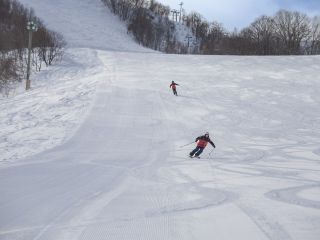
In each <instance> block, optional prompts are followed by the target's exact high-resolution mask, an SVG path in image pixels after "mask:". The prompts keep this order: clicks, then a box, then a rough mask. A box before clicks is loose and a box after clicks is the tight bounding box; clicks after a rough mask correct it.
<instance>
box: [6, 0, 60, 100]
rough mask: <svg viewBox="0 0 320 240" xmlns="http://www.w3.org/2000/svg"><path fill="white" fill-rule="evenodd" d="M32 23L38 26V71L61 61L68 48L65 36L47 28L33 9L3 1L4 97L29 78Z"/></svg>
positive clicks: (35, 43) (34, 51) (34, 44)
mask: <svg viewBox="0 0 320 240" xmlns="http://www.w3.org/2000/svg"><path fill="white" fill-rule="evenodd" d="M29 21H33V22H34V23H35V24H36V26H37V31H36V32H34V33H33V38H32V49H31V52H32V54H31V56H32V57H31V65H32V69H33V70H34V71H40V70H41V68H42V66H43V65H46V66H48V65H51V64H52V63H53V62H54V61H56V60H58V59H59V58H60V57H61V56H62V53H63V47H64V46H65V45H66V43H65V41H64V39H63V36H62V35H61V34H59V33H57V32H54V31H51V30H49V29H47V28H46V27H45V25H44V24H43V22H42V21H41V19H39V18H38V17H37V16H35V13H34V11H33V10H32V9H27V8H25V7H24V6H23V5H22V4H20V3H19V2H18V1H17V0H0V93H2V94H4V95H8V94H9V93H10V91H11V90H12V89H14V88H15V85H16V84H17V82H19V81H20V80H21V79H22V78H24V77H25V76H26V70H27V55H28V35H29V32H28V29H27V24H28V22H29Z"/></svg>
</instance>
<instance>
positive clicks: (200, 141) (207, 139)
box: [196, 135, 216, 148]
mask: <svg viewBox="0 0 320 240" xmlns="http://www.w3.org/2000/svg"><path fill="white" fill-rule="evenodd" d="M196 142H198V143H197V147H200V148H205V147H206V146H207V144H208V143H210V144H211V145H212V147H214V148H215V147H216V146H215V145H214V143H213V142H212V141H211V139H210V137H207V136H205V135H203V136H199V137H197V138H196Z"/></svg>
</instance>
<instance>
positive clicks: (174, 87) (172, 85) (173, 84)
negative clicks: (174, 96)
mask: <svg viewBox="0 0 320 240" xmlns="http://www.w3.org/2000/svg"><path fill="white" fill-rule="evenodd" d="M176 86H179V84H176V83H171V85H170V87H171V88H172V89H176Z"/></svg>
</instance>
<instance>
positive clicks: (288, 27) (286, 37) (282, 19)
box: [274, 10, 311, 54]
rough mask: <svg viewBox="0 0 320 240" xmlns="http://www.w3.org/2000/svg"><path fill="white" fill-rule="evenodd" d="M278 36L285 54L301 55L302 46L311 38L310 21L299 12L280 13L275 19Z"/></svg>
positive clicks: (283, 11)
mask: <svg viewBox="0 0 320 240" xmlns="http://www.w3.org/2000/svg"><path fill="white" fill-rule="evenodd" d="M274 22H275V30H276V36H277V37H278V39H279V41H280V43H281V44H282V49H281V50H282V52H283V53H285V54H300V53H301V44H302V42H303V41H306V40H307V39H308V38H309V37H310V32H311V31H310V19H309V18H308V16H307V15H306V14H302V13H299V12H289V11H285V10H281V11H279V12H278V13H277V14H276V16H275V17H274Z"/></svg>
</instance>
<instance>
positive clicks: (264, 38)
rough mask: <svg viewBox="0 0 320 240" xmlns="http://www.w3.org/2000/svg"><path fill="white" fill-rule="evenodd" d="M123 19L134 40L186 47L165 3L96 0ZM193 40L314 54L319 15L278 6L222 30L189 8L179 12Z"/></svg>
mask: <svg viewBox="0 0 320 240" xmlns="http://www.w3.org/2000/svg"><path fill="white" fill-rule="evenodd" d="M102 1H103V2H104V3H105V4H106V5H107V6H108V7H109V8H110V9H111V11H112V12H113V13H115V14H116V15H118V16H119V17H120V19H121V20H123V21H126V22H127V24H128V32H129V33H131V34H133V36H134V37H135V38H136V40H137V41H138V43H139V44H142V45H144V46H146V47H149V48H152V49H155V50H160V51H163V52H167V53H186V52H190V51H188V49H186V46H185V45H184V44H182V43H180V42H178V41H177V40H176V38H175V24H174V22H173V21H170V20H169V15H170V12H171V9H170V8H169V7H167V6H164V5H162V4H160V3H158V2H157V1H155V0H151V1H150V0H102ZM183 21H184V24H185V25H186V26H188V27H189V28H190V29H191V31H192V33H193V35H194V36H195V38H196V42H198V43H199V47H198V48H195V49H193V51H192V52H193V53H196V54H233V55H303V54H320V17H314V18H310V17H308V16H307V15H306V14H303V13H300V12H291V11H286V10H280V11H278V12H277V13H276V14H275V15H274V16H271V17H270V16H261V17H259V18H257V19H256V20H255V21H254V22H253V23H251V24H250V25H249V26H248V27H246V28H244V29H242V30H241V31H239V32H238V31H234V32H228V31H226V30H225V29H224V27H223V25H222V24H221V23H218V22H215V21H213V22H208V21H207V20H205V19H204V18H203V17H202V16H201V14H199V13H197V12H192V13H189V14H187V15H185V16H184V17H183Z"/></svg>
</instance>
